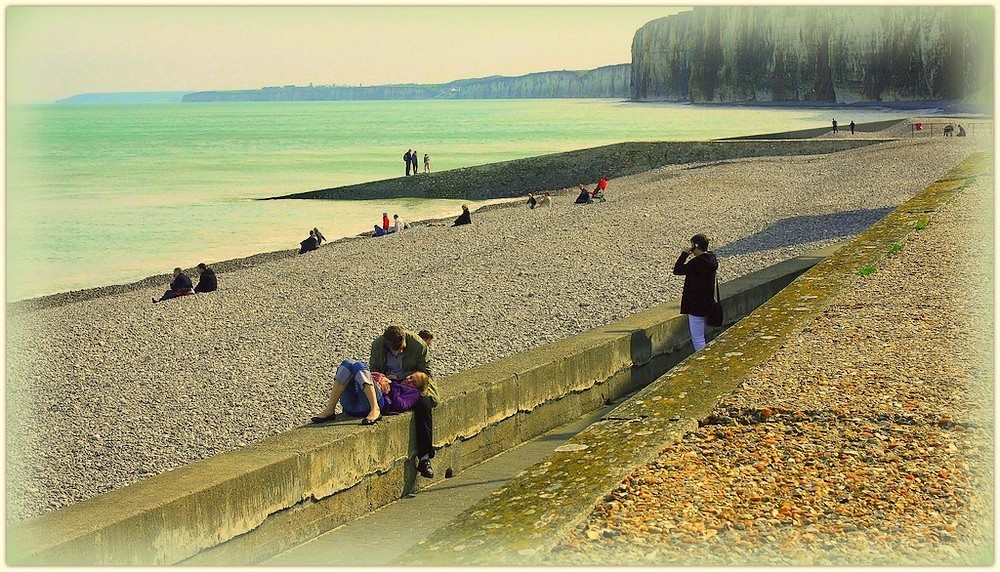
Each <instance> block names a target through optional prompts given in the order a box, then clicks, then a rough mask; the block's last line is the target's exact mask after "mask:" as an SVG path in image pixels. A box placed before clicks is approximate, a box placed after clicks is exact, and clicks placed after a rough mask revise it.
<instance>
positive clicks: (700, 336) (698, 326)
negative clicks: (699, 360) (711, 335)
mask: <svg viewBox="0 0 1000 572" xmlns="http://www.w3.org/2000/svg"><path fill="white" fill-rule="evenodd" d="M707 320H708V317H707V316H692V315H691V314H688V327H689V328H691V344H693V345H694V351H698V350H700V349H701V348H703V347H705V322H706V321H707Z"/></svg>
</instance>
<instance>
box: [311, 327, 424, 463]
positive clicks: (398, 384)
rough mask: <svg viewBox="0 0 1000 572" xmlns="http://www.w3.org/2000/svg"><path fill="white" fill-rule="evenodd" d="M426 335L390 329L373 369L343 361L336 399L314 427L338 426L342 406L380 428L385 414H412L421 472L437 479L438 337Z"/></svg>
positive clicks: (377, 345)
mask: <svg viewBox="0 0 1000 572" xmlns="http://www.w3.org/2000/svg"><path fill="white" fill-rule="evenodd" d="M420 333H421V334H422V336H417V335H414V334H412V333H410V332H407V331H404V330H403V328H401V327H399V326H389V327H388V328H386V330H385V333H383V334H382V335H381V336H379V337H378V338H376V339H375V341H374V342H373V343H372V348H371V355H370V356H369V360H368V363H365V362H362V361H355V360H349V359H348V360H344V361H342V362H341V363H340V366H339V367H338V368H337V372H336V373H335V374H334V377H333V379H334V384H333V390H332V391H331V393H330V399H329V401H327V404H326V407H325V408H324V409H323V411H322V412H321V413H320V414H319V415H317V416H316V417H313V418H312V422H313V423H326V422H328V421H333V420H335V419H336V418H337V413H336V408H337V403H338V402H339V403H340V405H341V407H342V408H343V411H344V413H346V414H347V415H350V416H352V417H361V418H362V419H361V424H362V425H374V424H376V423H378V421H379V420H380V419H382V414H383V413H386V414H390V415H392V414H398V413H402V412H404V411H408V410H410V409H411V408H412V409H413V417H414V420H415V421H416V438H417V471H418V472H419V473H420V474H421V475H423V476H424V477H427V478H432V477H433V476H434V470H433V469H432V468H431V459H432V458H433V457H434V447H433V423H432V421H433V419H432V416H431V410H432V409H433V408H434V407H437V404H438V397H437V390H436V388H435V387H434V380H433V379H432V378H431V368H430V356H429V354H428V351H427V346H428V344H429V343H430V340H431V339H432V338H433V336H432V334H430V333H429V332H426V330H424V331H421V332H420ZM422 338H423V339H422Z"/></svg>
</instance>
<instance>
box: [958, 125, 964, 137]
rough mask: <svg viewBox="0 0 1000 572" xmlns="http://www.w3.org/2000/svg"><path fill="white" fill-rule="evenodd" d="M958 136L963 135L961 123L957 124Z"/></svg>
mask: <svg viewBox="0 0 1000 572" xmlns="http://www.w3.org/2000/svg"><path fill="white" fill-rule="evenodd" d="M958 136H959V137H965V127H962V124H961V123H959V124H958Z"/></svg>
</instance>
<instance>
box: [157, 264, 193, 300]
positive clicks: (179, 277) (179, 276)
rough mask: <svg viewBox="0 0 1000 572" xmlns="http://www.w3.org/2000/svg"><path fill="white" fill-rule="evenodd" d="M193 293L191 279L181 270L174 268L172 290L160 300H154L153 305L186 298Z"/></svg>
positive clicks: (165, 293)
mask: <svg viewBox="0 0 1000 572" xmlns="http://www.w3.org/2000/svg"><path fill="white" fill-rule="evenodd" d="M191 293H192V288H191V279H190V278H188V277H187V274H184V272H182V271H181V269H180V268H174V280H173V281H172V282H171V283H170V290H167V291H166V292H164V293H163V296H160V299H159V300H157V299H156V298H153V303H154V304H155V303H157V302H162V301H164V300H169V299H171V298H176V297H178V296H185V295H187V294H191Z"/></svg>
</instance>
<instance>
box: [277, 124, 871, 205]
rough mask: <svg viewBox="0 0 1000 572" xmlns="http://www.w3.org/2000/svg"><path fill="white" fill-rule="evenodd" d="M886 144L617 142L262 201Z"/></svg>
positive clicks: (559, 177)
mask: <svg viewBox="0 0 1000 572" xmlns="http://www.w3.org/2000/svg"><path fill="white" fill-rule="evenodd" d="M882 141H884V140H881V139H839V140H809V141H802V140H785V141H781V140H768V141H761V140H758V141H739V140H728V141H694V142H678V141H670V142H631V143H615V144H612V145H604V146H601V147H592V148H590V149H580V150H576V151H566V152H563V153H553V154H549V155H540V156H537V157H527V158H524V159H515V160H512V161H502V162H499V163H489V164H486V165H477V166H474V167H465V168H462V169H452V170H450V171H441V172H439V173H426V174H420V175H416V176H409V177H396V178H393V179H385V180H381V181H372V182H368V183H359V184H356V185H347V186H343V187H333V188H329V189H320V190H315V191H307V192H304V193H293V194H288V195H282V196H277V197H269V198H267V199H261V200H274V199H333V200H371V199H398V198H421V199H467V200H473V201H481V200H490V199H504V198H513V197H519V196H523V195H526V194H527V193H541V192H546V191H558V190H562V189H565V188H567V187H574V186H576V185H577V184H581V183H583V184H592V183H594V182H596V181H597V179H598V178H600V177H605V178H608V179H612V178H616V177H624V176H628V175H634V174H637V173H642V172H644V171H649V170H652V169H656V168H659V167H663V166H666V165H678V164H685V163H697V162H712V161H723V160H728V159H739V158H744V157H770V156H780V155H815V154H823V153H835V152H837V151H845V150H848V149H854V148H857V147H863V146H866V145H871V144H873V143H881V142H882Z"/></svg>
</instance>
